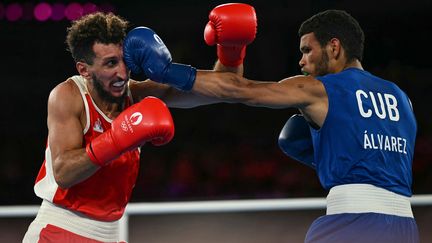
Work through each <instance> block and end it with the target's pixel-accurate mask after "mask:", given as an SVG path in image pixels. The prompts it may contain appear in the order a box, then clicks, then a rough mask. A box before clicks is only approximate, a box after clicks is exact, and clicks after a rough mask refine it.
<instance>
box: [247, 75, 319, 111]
mask: <svg viewBox="0 0 432 243" xmlns="http://www.w3.org/2000/svg"><path fill="white" fill-rule="evenodd" d="M248 90H250V92H252V94H249V95H248V96H249V97H250V100H249V101H248V103H249V104H250V105H254V106H264V107H269V108H287V107H294V108H299V109H303V108H305V107H307V106H309V105H311V104H313V103H315V102H317V101H318V100H319V97H320V96H321V95H320V94H321V93H322V91H323V90H324V87H323V86H322V83H321V82H319V81H318V80H315V79H312V78H308V77H304V76H295V77H291V78H286V79H283V80H281V81H279V82H252V83H251V85H250V87H249V89H248Z"/></svg>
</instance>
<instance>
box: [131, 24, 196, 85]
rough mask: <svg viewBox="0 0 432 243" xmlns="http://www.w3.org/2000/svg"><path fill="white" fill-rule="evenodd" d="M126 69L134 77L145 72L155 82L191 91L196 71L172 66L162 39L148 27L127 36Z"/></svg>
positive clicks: (174, 64) (138, 29)
mask: <svg viewBox="0 0 432 243" xmlns="http://www.w3.org/2000/svg"><path fill="white" fill-rule="evenodd" d="M123 56H124V61H125V63H126V66H127V67H128V68H129V69H130V70H131V71H132V73H134V74H141V73H143V72H144V73H145V75H146V76H147V77H148V78H150V79H151V80H153V81H156V82H159V83H166V84H169V85H171V86H173V87H175V88H177V89H179V90H185V91H188V90H191V89H192V87H193V84H194V82H195V76H196V68H194V67H191V66H189V65H183V64H178V63H173V62H172V58H171V54H170V52H169V50H168V48H167V47H166V46H165V44H164V43H163V41H162V40H161V38H160V37H159V36H158V35H157V34H156V33H155V32H154V31H153V30H151V29H149V28H147V27H137V28H135V29H133V30H131V31H129V33H128V34H127V36H126V38H125V40H124V43H123Z"/></svg>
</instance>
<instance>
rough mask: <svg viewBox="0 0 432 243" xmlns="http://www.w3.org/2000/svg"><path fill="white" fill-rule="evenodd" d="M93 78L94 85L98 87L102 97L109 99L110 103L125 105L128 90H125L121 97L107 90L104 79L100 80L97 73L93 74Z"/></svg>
mask: <svg viewBox="0 0 432 243" xmlns="http://www.w3.org/2000/svg"><path fill="white" fill-rule="evenodd" d="M92 79H93V86H94V87H95V89H96V92H97V93H98V95H99V96H100V97H101V99H103V100H105V101H108V102H110V103H116V104H118V105H119V106H120V107H122V106H123V103H124V101H125V97H126V92H124V93H123V94H122V95H121V96H120V97H115V96H112V95H111V94H110V93H109V92H107V91H105V90H104V88H103V85H102V81H100V80H99V79H98V78H97V77H96V75H94V74H92Z"/></svg>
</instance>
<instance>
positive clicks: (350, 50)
mask: <svg viewBox="0 0 432 243" xmlns="http://www.w3.org/2000/svg"><path fill="white" fill-rule="evenodd" d="M312 32H313V33H314V34H315V37H316V38H317V40H318V42H319V43H320V45H321V46H322V47H324V46H325V45H326V44H327V43H328V42H329V41H330V40H331V39H332V38H337V39H339V41H340V42H341V45H342V47H343V48H344V49H345V52H346V57H347V62H351V61H353V60H354V59H358V60H360V61H361V60H362V59H363V49H364V39H365V37H364V33H363V30H362V28H361V27H360V24H359V23H358V22H357V20H356V19H354V18H353V17H352V16H351V15H350V14H348V13H347V12H345V11H344V10H326V11H323V12H320V13H317V14H315V15H314V16H312V17H310V18H309V19H307V20H305V21H304V22H303V23H302V24H301V26H300V28H299V31H298V34H299V37H302V36H303V35H305V34H309V33H312Z"/></svg>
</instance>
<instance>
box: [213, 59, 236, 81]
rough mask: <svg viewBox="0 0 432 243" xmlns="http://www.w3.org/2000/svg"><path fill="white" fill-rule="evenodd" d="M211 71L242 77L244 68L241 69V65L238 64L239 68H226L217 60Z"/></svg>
mask: <svg viewBox="0 0 432 243" xmlns="http://www.w3.org/2000/svg"><path fill="white" fill-rule="evenodd" d="M213 71H215V72H230V73H235V74H237V75H239V76H242V77H243V71H244V68H243V63H242V64H240V65H239V66H236V67H228V66H225V65H223V64H222V63H221V62H220V60H217V61H216V63H215V65H214V67H213Z"/></svg>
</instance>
